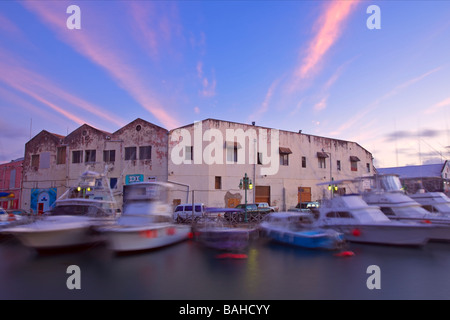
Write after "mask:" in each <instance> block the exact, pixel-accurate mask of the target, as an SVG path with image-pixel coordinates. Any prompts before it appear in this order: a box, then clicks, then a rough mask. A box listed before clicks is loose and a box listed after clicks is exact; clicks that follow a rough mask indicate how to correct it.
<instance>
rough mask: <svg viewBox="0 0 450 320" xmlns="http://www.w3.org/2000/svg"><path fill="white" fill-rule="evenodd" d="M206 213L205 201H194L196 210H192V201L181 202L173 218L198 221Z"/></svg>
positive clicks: (179, 220) (182, 220)
mask: <svg viewBox="0 0 450 320" xmlns="http://www.w3.org/2000/svg"><path fill="white" fill-rule="evenodd" d="M204 213H205V205H204V204H203V203H194V212H192V203H185V204H179V205H178V206H177V207H176V208H175V211H174V213H173V220H175V221H177V222H187V221H192V220H194V221H196V220H198V219H200V218H201V217H202V216H203V214H204Z"/></svg>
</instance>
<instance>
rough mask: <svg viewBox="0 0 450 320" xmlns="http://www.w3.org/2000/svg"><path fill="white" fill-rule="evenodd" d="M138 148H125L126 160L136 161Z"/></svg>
mask: <svg viewBox="0 0 450 320" xmlns="http://www.w3.org/2000/svg"><path fill="white" fill-rule="evenodd" d="M136 159H137V156H136V147H126V148H125V160H136Z"/></svg>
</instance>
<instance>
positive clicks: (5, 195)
mask: <svg viewBox="0 0 450 320" xmlns="http://www.w3.org/2000/svg"><path fill="white" fill-rule="evenodd" d="M0 198H14V193H12V192H0Z"/></svg>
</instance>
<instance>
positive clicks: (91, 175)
mask: <svg viewBox="0 0 450 320" xmlns="http://www.w3.org/2000/svg"><path fill="white" fill-rule="evenodd" d="M118 214H119V210H118V208H117V206H116V202H115V201H114V197H113V195H112V193H111V190H110V188H109V184H108V181H107V179H106V177H105V176H104V175H103V174H99V173H96V172H93V171H86V172H84V173H83V174H82V175H81V177H80V179H79V181H78V183H77V185H76V186H74V187H71V188H70V189H69V190H67V191H66V192H65V193H64V194H63V195H62V196H61V197H60V198H59V199H58V200H56V202H55V204H54V207H53V208H52V209H51V210H50V211H49V212H47V213H45V214H44V215H42V216H40V217H38V218H36V219H35V220H34V221H33V222H32V223H29V224H24V225H19V226H15V227H11V228H6V229H4V230H2V233H5V234H10V235H13V236H14V237H16V238H17V239H19V240H20V241H21V242H22V243H23V244H24V245H25V246H27V247H31V248H34V249H37V250H54V249H66V248H69V247H78V246H85V245H92V244H95V243H98V242H102V241H103V240H104V239H103V238H102V237H101V235H99V234H98V233H96V232H95V230H94V227H97V226H100V225H105V224H108V223H112V222H113V221H114V220H115V219H116V217H117V215H118Z"/></svg>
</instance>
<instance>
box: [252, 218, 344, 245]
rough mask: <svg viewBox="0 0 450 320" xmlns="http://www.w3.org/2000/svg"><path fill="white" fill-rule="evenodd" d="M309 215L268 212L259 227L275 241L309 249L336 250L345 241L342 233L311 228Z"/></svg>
mask: <svg viewBox="0 0 450 320" xmlns="http://www.w3.org/2000/svg"><path fill="white" fill-rule="evenodd" d="M310 219H311V215H310V214H306V213H297V212H276V213H271V214H269V215H268V216H267V217H266V218H265V221H263V222H262V223H261V224H260V228H261V230H262V231H263V233H264V234H265V236H266V237H269V238H270V239H272V240H275V241H277V242H281V243H285V244H289V245H294V246H298V247H303V248H309V249H327V250H337V249H339V248H341V247H342V246H343V244H344V243H345V240H344V235H343V234H341V233H339V232H337V231H335V230H332V229H324V228H312V227H311V224H310V221H309V220H310Z"/></svg>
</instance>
